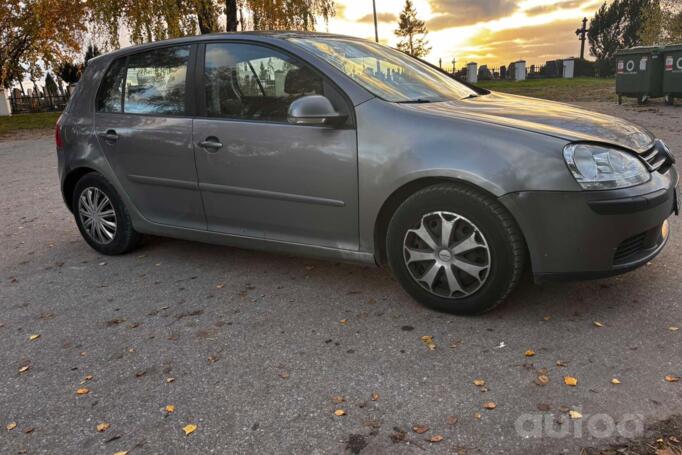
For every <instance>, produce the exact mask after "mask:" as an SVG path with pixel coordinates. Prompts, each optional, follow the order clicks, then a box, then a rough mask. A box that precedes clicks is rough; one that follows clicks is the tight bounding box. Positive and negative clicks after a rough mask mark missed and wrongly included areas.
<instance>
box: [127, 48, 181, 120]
mask: <svg viewBox="0 0 682 455" xmlns="http://www.w3.org/2000/svg"><path fill="white" fill-rule="evenodd" d="M189 54H190V47H189V46H183V47H167V48H162V49H155V50H153V51H150V52H145V53H143V54H135V55H131V56H130V57H128V71H127V73H126V78H125V97H124V104H123V109H124V111H125V112H126V113H132V114H160V115H180V114H183V113H184V112H185V92H186V79H187V64H188V62H189Z"/></svg>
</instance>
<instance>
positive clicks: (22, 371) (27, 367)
mask: <svg viewBox="0 0 682 455" xmlns="http://www.w3.org/2000/svg"><path fill="white" fill-rule="evenodd" d="M30 368H31V365H24V366H23V367H21V368H19V373H26V372H27V371H28V370H29V369H30Z"/></svg>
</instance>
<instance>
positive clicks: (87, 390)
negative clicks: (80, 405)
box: [76, 387, 90, 395]
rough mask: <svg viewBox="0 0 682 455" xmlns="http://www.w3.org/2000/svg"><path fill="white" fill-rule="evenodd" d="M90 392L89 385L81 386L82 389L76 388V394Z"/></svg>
mask: <svg viewBox="0 0 682 455" xmlns="http://www.w3.org/2000/svg"><path fill="white" fill-rule="evenodd" d="M88 393H90V389H88V388H87V387H81V388H80V389H78V390H76V395H87V394H88Z"/></svg>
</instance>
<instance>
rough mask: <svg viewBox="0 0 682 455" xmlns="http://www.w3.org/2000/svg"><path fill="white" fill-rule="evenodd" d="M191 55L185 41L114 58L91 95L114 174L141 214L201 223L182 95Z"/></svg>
mask: <svg viewBox="0 0 682 455" xmlns="http://www.w3.org/2000/svg"><path fill="white" fill-rule="evenodd" d="M190 57H191V46H189V45H185V46H173V47H163V48H158V49H154V50H151V51H147V52H142V53H138V54H133V55H130V56H128V57H123V58H121V59H118V60H116V61H114V62H113V63H112V65H111V66H110V68H109V70H108V72H107V75H106V76H105V78H104V80H103V82H102V85H101V87H100V90H99V93H98V96H97V102H96V104H97V105H96V114H95V128H96V133H97V136H98V139H99V143H100V144H101V146H102V149H103V150H104V153H105V155H106V157H107V159H108V161H109V163H110V164H111V166H112V167H113V170H114V172H115V174H116V177H117V178H118V180H119V182H120V183H121V185H122V186H123V188H124V189H125V191H126V192H127V193H128V196H129V197H130V198H131V200H132V201H133V204H134V205H135V206H136V207H137V209H138V210H139V211H140V212H141V213H142V215H143V216H144V217H145V218H146V219H148V220H149V221H152V222H155V223H160V224H165V225H171V226H180V227H188V228H194V229H206V219H205V217H204V213H203V207H202V202H201V195H200V193H199V188H198V182H197V173H196V167H195V164H194V148H193V145H192V119H191V117H190V116H189V109H188V106H189V103H188V101H187V93H188V91H189V86H188V80H189V78H188V77H187V75H188V74H191V73H190V70H191V67H192V65H191V64H190V62H191V58H190Z"/></svg>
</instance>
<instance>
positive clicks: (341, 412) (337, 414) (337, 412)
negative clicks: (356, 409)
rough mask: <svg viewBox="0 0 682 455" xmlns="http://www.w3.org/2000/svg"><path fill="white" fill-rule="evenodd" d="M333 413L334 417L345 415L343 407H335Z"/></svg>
mask: <svg viewBox="0 0 682 455" xmlns="http://www.w3.org/2000/svg"><path fill="white" fill-rule="evenodd" d="M334 415H336V417H342V416H345V415H346V411H344V410H343V409H337V410H336V411H334Z"/></svg>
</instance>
